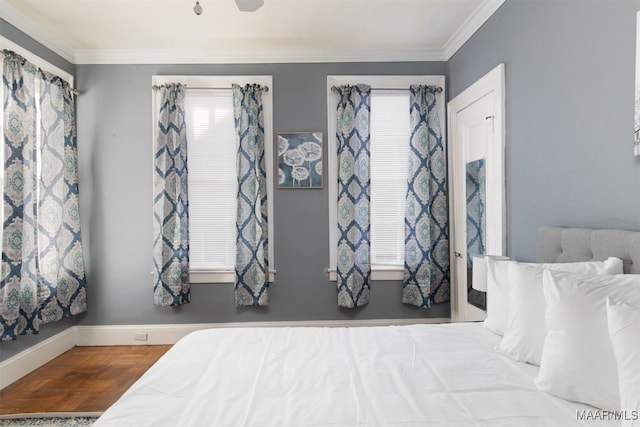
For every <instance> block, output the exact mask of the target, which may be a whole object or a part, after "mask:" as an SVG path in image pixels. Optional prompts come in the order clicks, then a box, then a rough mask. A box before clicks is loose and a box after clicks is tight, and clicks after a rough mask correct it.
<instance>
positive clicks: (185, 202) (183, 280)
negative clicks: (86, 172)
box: [153, 84, 191, 306]
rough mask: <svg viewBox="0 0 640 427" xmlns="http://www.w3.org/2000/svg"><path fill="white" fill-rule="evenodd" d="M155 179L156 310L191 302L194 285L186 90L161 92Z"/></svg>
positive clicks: (165, 87) (164, 87)
mask: <svg viewBox="0 0 640 427" xmlns="http://www.w3.org/2000/svg"><path fill="white" fill-rule="evenodd" d="M159 90H160V106H159V113H158V137H157V138H156V141H155V147H154V149H155V157H154V161H155V167H154V175H153V191H154V196H153V232H154V242H153V264H154V269H155V282H154V285H153V296H154V298H153V300H154V303H155V304H156V305H160V306H172V305H180V304H184V303H188V302H190V301H191V287H190V284H189V209H188V208H189V193H188V187H187V128H186V123H185V118H184V86H182V85H180V84H168V85H162V86H161V87H160V89H159Z"/></svg>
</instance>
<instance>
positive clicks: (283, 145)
mask: <svg viewBox="0 0 640 427" xmlns="http://www.w3.org/2000/svg"><path fill="white" fill-rule="evenodd" d="M276 143H277V144H278V151H277V153H278V159H277V163H278V188H290V189H293V188H322V187H323V177H322V164H323V158H322V157H323V156H322V152H323V141H322V132H278V134H277V137H276Z"/></svg>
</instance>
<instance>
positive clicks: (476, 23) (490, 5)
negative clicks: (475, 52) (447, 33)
mask: <svg viewBox="0 0 640 427" xmlns="http://www.w3.org/2000/svg"><path fill="white" fill-rule="evenodd" d="M505 1H506V0H483V1H482V3H480V4H479V5H478V7H476V8H475V10H474V11H473V12H472V13H471V15H469V17H468V18H467V19H465V21H464V22H463V23H462V25H460V27H459V28H458V29H457V30H456V31H455V32H454V33H453V35H452V36H451V37H450V38H449V40H447V41H446V42H445V44H444V46H442V51H443V54H444V57H445V59H444V60H445V61H448V60H449V59H451V57H452V56H453V55H454V54H455V53H456V52H457V51H458V49H460V48H461V47H462V46H463V45H464V44H465V43H466V42H467V40H469V39H470V38H471V36H473V35H474V34H475V32H476V31H478V30H479V29H480V27H482V25H484V23H485V22H487V21H488V20H489V18H490V17H491V16H492V15H493V14H494V13H495V12H496V10H498V8H500V6H502V4H503V3H504V2H505Z"/></svg>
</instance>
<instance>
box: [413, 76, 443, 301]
mask: <svg viewBox="0 0 640 427" xmlns="http://www.w3.org/2000/svg"><path fill="white" fill-rule="evenodd" d="M410 92H411V95H410V96H411V101H410V104H411V106H410V114H411V140H410V150H409V178H408V188H407V199H406V211H405V220H404V224H405V262H404V284H403V291H402V302H403V303H405V304H411V305H416V306H418V307H429V305H430V303H431V302H432V301H433V302H435V303H439V302H445V301H448V300H449V220H448V205H447V182H446V176H447V169H446V158H445V152H444V144H443V141H442V134H441V133H440V119H439V117H438V112H437V107H436V105H437V103H436V92H435V87H432V86H416V85H412V86H411V88H410Z"/></svg>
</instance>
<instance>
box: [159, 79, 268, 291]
mask: <svg viewBox="0 0 640 427" xmlns="http://www.w3.org/2000/svg"><path fill="white" fill-rule="evenodd" d="M176 82H180V83H182V84H185V85H187V88H188V87H189V86H192V87H198V88H202V87H205V88H206V87H211V88H213V87H229V90H231V85H232V84H234V83H235V84H238V85H245V84H249V83H257V84H259V85H262V86H267V87H268V88H269V91H267V92H263V94H262V103H263V107H264V109H263V112H262V114H263V119H264V144H265V166H266V169H267V215H268V216H269V232H268V238H269V249H270V250H269V282H271V283H273V282H274V281H275V275H276V270H275V264H274V254H273V252H274V251H273V247H274V246H273V242H274V237H273V236H274V226H273V225H274V221H273V218H274V216H273V196H274V192H273V167H274V166H273V77H272V76H270V75H261V76H180V75H172V76H160V75H154V76H152V77H151V84H152V85H155V86H160V85H162V84H167V83H176ZM151 92H152V95H151V97H152V106H153V109H152V120H151V126H152V136H153V139H152V140H151V141H152V144H151V153H152V154H151V163H152V168H151V174H152V176H153V168H154V167H155V164H154V158H153V157H154V151H153V141H155V138H156V135H157V127H156V123H157V121H158V117H157V111H158V108H156V107H157V104H158V102H159V97H158V91H155V90H152V91H151ZM152 182H153V181H152ZM189 282H190V283H207V284H226V283H234V282H235V271H234V270H230V269H217V270H200V269H199V270H190V271H189Z"/></svg>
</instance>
